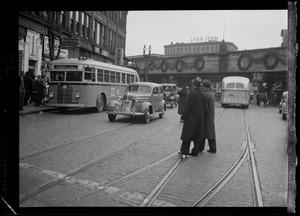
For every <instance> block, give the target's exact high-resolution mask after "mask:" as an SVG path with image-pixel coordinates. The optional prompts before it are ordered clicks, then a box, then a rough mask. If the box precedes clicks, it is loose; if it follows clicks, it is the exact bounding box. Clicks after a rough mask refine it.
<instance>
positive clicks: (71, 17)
mask: <svg viewBox="0 0 300 216" xmlns="http://www.w3.org/2000/svg"><path fill="white" fill-rule="evenodd" d="M127 14H128V12H127V11H19V71H21V70H23V71H29V72H30V73H31V74H33V75H41V74H45V72H46V70H47V64H48V63H49V61H51V60H54V59H57V58H74V57H75V58H78V57H86V58H93V59H94V60H97V61H101V62H108V63H112V64H114V63H116V57H117V55H120V54H121V55H122V56H121V58H122V61H118V64H120V62H121V63H122V64H123V58H124V50H125V48H126V47H125V41H126V25H127ZM52 41H53V43H52ZM118 57H120V56H118ZM124 60H125V62H126V58H125V59H124Z"/></svg>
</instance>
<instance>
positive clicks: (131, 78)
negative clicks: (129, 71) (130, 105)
mask: <svg viewBox="0 0 300 216" xmlns="http://www.w3.org/2000/svg"><path fill="white" fill-rule="evenodd" d="M130 82H131V83H132V82H134V75H130Z"/></svg>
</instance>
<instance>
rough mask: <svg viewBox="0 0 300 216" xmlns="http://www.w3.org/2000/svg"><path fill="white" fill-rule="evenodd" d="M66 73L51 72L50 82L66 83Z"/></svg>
mask: <svg viewBox="0 0 300 216" xmlns="http://www.w3.org/2000/svg"><path fill="white" fill-rule="evenodd" d="M64 80H65V72H64V71H51V72H50V81H64Z"/></svg>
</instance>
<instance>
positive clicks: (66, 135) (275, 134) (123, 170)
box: [20, 103, 288, 207]
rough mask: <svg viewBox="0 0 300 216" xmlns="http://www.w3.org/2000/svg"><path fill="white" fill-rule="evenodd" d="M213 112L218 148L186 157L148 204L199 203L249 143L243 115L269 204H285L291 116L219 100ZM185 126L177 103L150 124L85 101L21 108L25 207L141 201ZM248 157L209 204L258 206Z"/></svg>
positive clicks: (172, 158) (172, 159)
mask: <svg viewBox="0 0 300 216" xmlns="http://www.w3.org/2000/svg"><path fill="white" fill-rule="evenodd" d="M215 114H216V117H215V125H216V133H217V134H218V135H217V148H218V152H217V153H216V154H213V153H209V152H207V151H206V150H207V149H208V146H206V147H205V151H203V152H202V153H199V155H198V156H197V157H192V156H189V157H188V158H186V160H185V161H184V162H183V163H182V165H181V166H180V167H179V168H178V170H177V171H176V172H175V173H174V175H173V176H172V178H171V179H170V180H169V181H168V182H167V184H166V185H165V186H164V187H163V189H162V190H161V191H160V192H159V193H158V194H157V196H156V197H155V199H154V200H152V202H151V204H150V205H149V206H169V207H171V206H173V207H174V206H181V207H191V206H193V205H195V206H197V205H198V204H195V203H196V202H197V200H198V199H200V198H201V197H202V196H203V195H204V194H205V193H206V192H207V191H209V189H210V188H211V187H213V186H214V184H216V182H218V181H219V180H220V179H221V178H222V177H223V176H224V175H225V174H226V172H228V170H229V169H230V168H231V167H232V165H233V164H234V163H235V161H236V160H237V159H238V158H239V156H240V154H241V152H242V150H243V148H245V145H246V141H247V134H246V129H245V127H246V126H245V120H244V117H245V118H246V120H247V122H248V127H249V133H250V137H251V143H252V146H251V151H253V153H254V155H255V164H256V167H257V173H258V175H259V183H260V188H261V195H262V200H263V206H265V207H274V206H286V205H287V203H286V200H287V181H288V179H287V171H288V164H287V153H286V152H287V145H286V144H285V143H286V141H285V139H286V137H285V135H286V134H285V131H286V121H284V120H282V118H281V115H280V114H279V113H278V108H277V107H267V108H264V107H260V106H256V105H255V104H251V105H250V108H249V109H247V110H244V109H241V108H228V109H224V108H222V107H221V106H220V104H219V103H216V110H215ZM233 115H234V116H235V118H232V116H233ZM258 122H260V123H259V124H258ZM25 125H26V127H25ZM181 130H182V123H180V122H179V115H178V113H177V109H176V108H174V109H171V108H168V109H167V111H166V113H165V116H164V118H162V119H160V118H158V117H156V118H153V119H151V122H150V123H149V124H143V123H142V122H141V120H140V119H134V120H131V119H130V118H129V117H120V118H117V119H116V120H115V121H114V122H110V121H109V120H108V117H107V114H106V113H100V114H99V113H95V112H94V111H93V110H84V109H73V110H68V111H66V112H65V113H61V112H60V111H52V112H42V113H37V114H28V115H22V116H20V207H41V206H44V207H45V206H131V207H133V206H141V205H142V204H143V202H146V201H145V199H146V198H147V196H149V194H150V193H151V192H152V191H153V189H154V188H155V187H157V185H158V184H159V183H160V181H162V179H163V178H164V176H165V175H166V174H167V173H168V172H169V171H170V169H171V168H172V167H173V166H174V164H176V163H177V162H178V160H180V159H181V156H180V155H179V154H178V153H177V152H178V149H179V148H180V145H181V142H180V134H181ZM36 131H47V132H46V133H36ZM206 145H207V144H206ZM266 152H267V153H266ZM248 163H249V161H248V159H246V160H245V161H244V162H243V164H242V165H241V167H240V168H239V170H238V171H237V172H236V174H235V175H234V176H233V177H232V178H231V179H230V180H229V181H228V182H227V184H225V185H224V186H223V187H222V189H220V190H219V192H218V193H216V194H215V195H214V196H213V197H212V198H211V199H210V200H209V201H208V202H207V203H205V204H204V205H203V206H206V207H252V206H253V205H254V200H253V199H254V195H253V194H252V186H251V184H252V183H251V176H250V173H249V166H248ZM198 206H201V205H198Z"/></svg>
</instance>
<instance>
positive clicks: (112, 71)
mask: <svg viewBox="0 0 300 216" xmlns="http://www.w3.org/2000/svg"><path fill="white" fill-rule="evenodd" d="M49 72H50V81H49V94H48V97H49V100H48V103H46V106H53V107H58V108H59V109H62V110H64V109H67V108H74V107H82V108H85V107H86V108H87V107H95V108H97V111H98V112H102V111H104V110H106V106H107V103H108V102H110V101H111V100H113V99H115V98H117V97H118V96H120V95H123V94H124V92H125V88H126V86H127V84H129V83H132V82H138V81H139V75H138V73H137V72H136V71H135V70H133V69H130V68H127V67H122V66H117V65H113V64H108V63H104V62H99V61H95V60H93V59H83V58H69V59H59V60H54V61H51V62H50V63H49Z"/></svg>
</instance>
